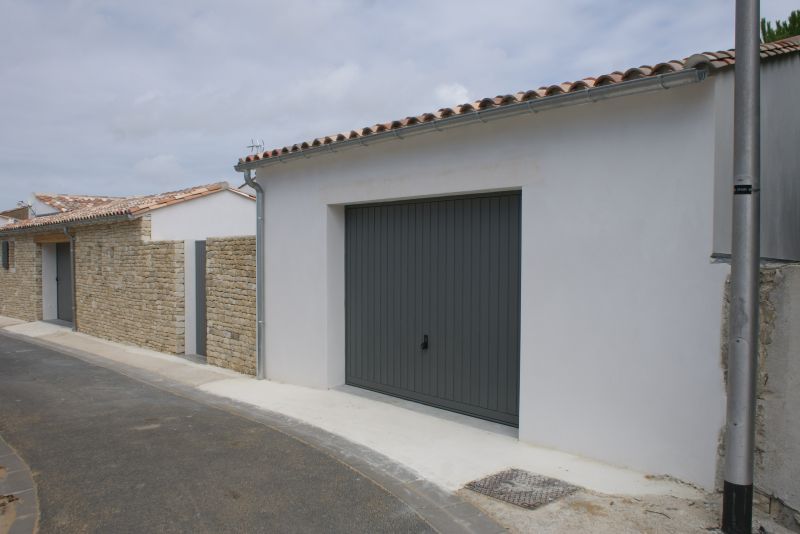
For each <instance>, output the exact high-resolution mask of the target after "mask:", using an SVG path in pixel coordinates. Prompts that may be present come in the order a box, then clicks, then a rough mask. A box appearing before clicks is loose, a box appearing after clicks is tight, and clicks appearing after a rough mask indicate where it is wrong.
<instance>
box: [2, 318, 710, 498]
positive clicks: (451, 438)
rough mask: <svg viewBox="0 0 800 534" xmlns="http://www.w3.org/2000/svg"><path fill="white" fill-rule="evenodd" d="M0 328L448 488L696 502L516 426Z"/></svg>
mask: <svg viewBox="0 0 800 534" xmlns="http://www.w3.org/2000/svg"><path fill="white" fill-rule="evenodd" d="M0 328H4V330H5V331H7V332H9V333H12V334H16V335H22V336H26V337H30V338H36V339H39V340H42V341H45V342H47V343H50V344H53V345H55V346H59V347H63V348H66V349H72V350H77V351H82V352H85V353H88V354H91V355H94V356H96V357H100V358H102V359H105V360H107V361H109V362H114V363H117V364H122V365H125V366H129V367H132V368H137V369H141V370H146V371H150V372H154V373H157V374H158V375H159V376H162V377H164V378H165V379H168V380H172V381H175V382H178V383H181V384H184V385H186V386H189V387H192V388H196V389H197V390H200V391H203V392H207V393H211V394H214V395H218V396H220V397H224V398H227V399H232V400H235V401H239V402H243V403H247V404H250V405H252V406H253V407H254V409H257V410H267V411H270V412H275V413H278V414H282V415H283V416H288V417H290V418H293V419H296V420H298V421H301V422H303V423H306V424H309V425H313V426H315V427H318V428H321V429H324V430H326V431H328V432H330V433H332V434H335V435H337V436H340V437H342V438H345V439H346V440H349V441H351V442H354V443H356V444H359V445H362V446H364V447H367V448H369V449H372V450H374V451H376V452H378V453H381V454H382V455H384V456H386V457H388V458H390V459H392V460H394V461H395V462H397V463H400V464H402V465H404V466H406V467H407V468H408V469H409V470H411V471H412V472H414V473H417V474H418V475H419V477H420V478H421V479H425V480H427V481H429V482H432V483H433V484H436V485H438V486H440V487H441V488H443V489H446V490H449V491H455V490H458V489H459V488H461V487H463V485H464V484H466V483H467V482H469V481H471V480H475V479H477V478H480V477H483V476H485V475H488V474H491V473H494V472H497V471H500V470H503V469H506V468H509V467H516V468H520V469H525V470H528V471H532V472H536V473H539V474H543V475H547V476H551V477H554V478H559V479H561V480H565V481H567V482H570V483H572V484H576V485H578V486H582V487H584V488H586V489H588V490H591V491H596V492H600V493H606V494H615V495H670V496H675V497H681V498H690V499H692V498H700V496H701V492H699V491H697V490H695V489H694V488H692V487H690V486H688V485H685V484H681V483H677V482H674V481H671V480H665V479H660V478H658V477H650V476H647V475H646V474H644V473H638V472H635V471H631V470H628V469H623V468H619V467H614V466H610V465H606V464H603V463H600V462H596V461H592V460H589V459H585V458H581V457H578V456H574V455H571V454H566V453H563V452H559V451H554V450H550V449H545V448H540V447H535V446H532V445H529V444H525V443H522V442H520V441H518V440H517V438H516V430H515V429H512V428H509V427H506V426H504V425H499V424H494V423H489V422H486V421H480V420H476V419H473V418H470V417H466V416H462V415H459V414H454V413H450V412H447V411H444V410H439V409H436V408H430V407H426V406H421V405H418V404H416V403H411V402H407V401H404V400H401V399H394V398H391V397H387V396H383V395H379V394H375V393H371V392H368V391H364V390H360V389H357V388H351V387H347V386H345V387H342V388H337V389H334V390H318V389H311V388H304V387H299V386H293V385H288V384H280V383H276V382H271V381H267V380H264V381H258V380H255V379H253V378H251V377H247V376H243V375H241V374H238V373H235V372H232V371H228V370H225V369H221V368H217V367H213V366H209V365H203V364H198V363H194V362H191V361H187V360H184V359H182V358H180V357H176V356H171V355H165V354H161V353H157V352H154V351H151V350H146V349H140V348H136V347H131V346H127V345H122V344H119V343H113V342H109V341H105V340H101V339H98V338H94V337H91V336H87V335H85V334H81V333H76V332H72V331H71V330H70V329H68V328H65V327H63V326H59V325H54V324H49V323H43V322H36V323H19V322H18V321H14V320H9V319H7V318H0Z"/></svg>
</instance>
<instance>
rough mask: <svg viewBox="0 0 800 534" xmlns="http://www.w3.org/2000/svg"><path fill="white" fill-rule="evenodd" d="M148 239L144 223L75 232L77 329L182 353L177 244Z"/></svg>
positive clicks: (146, 221)
mask: <svg viewBox="0 0 800 534" xmlns="http://www.w3.org/2000/svg"><path fill="white" fill-rule="evenodd" d="M149 239H150V221H149V219H147V218H142V219H135V220H132V221H123V222H115V223H111V224H100V225H90V226H83V227H80V228H78V229H76V232H75V278H76V280H75V282H76V283H75V293H76V300H77V326H78V330H79V331H80V332H84V333H86V334H89V335H92V336H97V337H101V338H105V339H109V340H111V341H118V342H122V343H130V344H133V345H138V346H140V347H146V348H150V349H153V350H157V351H161V352H167V353H171V354H182V353H183V348H184V347H183V345H184V287H183V283H184V262H183V242H182V241H150V240H149Z"/></svg>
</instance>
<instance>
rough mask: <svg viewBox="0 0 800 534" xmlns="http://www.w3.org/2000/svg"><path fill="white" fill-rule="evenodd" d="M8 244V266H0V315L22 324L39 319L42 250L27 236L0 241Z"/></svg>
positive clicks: (0, 239)
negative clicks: (20, 321) (21, 321)
mask: <svg viewBox="0 0 800 534" xmlns="http://www.w3.org/2000/svg"><path fill="white" fill-rule="evenodd" d="M0 241H9V242H10V255H9V259H10V264H9V269H8V270H6V269H4V268H3V267H2V265H0V315H5V316H7V317H14V318H15V319H21V320H23V321H38V320H40V319H41V318H42V247H41V246H40V245H38V244H36V243H34V241H33V237H32V236H30V235H27V236H26V235H20V236H15V237H4V238H0Z"/></svg>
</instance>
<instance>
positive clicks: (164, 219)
mask: <svg viewBox="0 0 800 534" xmlns="http://www.w3.org/2000/svg"><path fill="white" fill-rule="evenodd" d="M151 225H152V226H151V239H152V240H153V241H173V240H185V239H195V240H203V239H206V238H208V237H228V236H243V235H254V234H255V233H256V202H255V200H253V199H250V198H247V197H245V196H243V195H240V194H238V193H234V192H232V191H221V192H219V193H214V194H211V195H208V196H205V197H200V198H196V199H194V200H190V201H188V202H182V203H180V204H174V205H172V206H167V207H165V208H160V209H157V210H154V211H153V212H152V213H151Z"/></svg>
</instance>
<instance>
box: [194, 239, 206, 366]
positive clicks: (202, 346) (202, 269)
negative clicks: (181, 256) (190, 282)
mask: <svg viewBox="0 0 800 534" xmlns="http://www.w3.org/2000/svg"><path fill="white" fill-rule="evenodd" d="M194 247H195V249H194V250H195V286H194V287H195V296H196V299H197V308H196V312H195V314H196V318H197V325H196V328H197V330H196V332H197V349H196V351H195V352H197V354H200V355H202V356H205V355H206V344H207V339H208V335H207V328H208V319H207V315H206V242H205V241H195V243H194Z"/></svg>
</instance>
